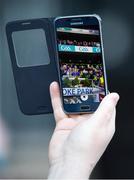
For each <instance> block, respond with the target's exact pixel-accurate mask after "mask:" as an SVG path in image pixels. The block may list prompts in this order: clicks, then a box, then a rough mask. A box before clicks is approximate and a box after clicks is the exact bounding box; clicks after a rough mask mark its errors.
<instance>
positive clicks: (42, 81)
mask: <svg viewBox="0 0 134 180" xmlns="http://www.w3.org/2000/svg"><path fill="white" fill-rule="evenodd" d="M27 21H28V20H22V21H14V22H9V23H8V24H7V25H6V35H7V40H8V46H9V52H10V58H11V62H12V69H13V74H14V80H15V86H16V91H17V96H18V103H19V106H20V109H21V111H22V112H23V113H24V114H26V115H37V114H46V113H52V111H53V110H52V105H51V100H50V93H49V85H50V83H51V82H52V81H58V73H57V67H56V58H55V57H56V55H55V53H56V52H55V40H54V26H53V18H51V19H49V18H42V19H32V20H29V21H30V22H32V23H31V25H28V26H25V27H24V28H23V29H20V25H19V23H22V22H23V23H25V22H27ZM36 28H43V29H44V31H45V33H46V41H47V46H48V51H49V57H50V63H49V64H48V65H40V66H32V67H19V66H18V65H17V61H16V54H15V49H14V44H13V39H12V33H13V32H14V31H21V30H23V31H24V30H29V29H36ZM31 45H32V44H31Z"/></svg>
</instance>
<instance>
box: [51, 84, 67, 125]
mask: <svg viewBox="0 0 134 180" xmlns="http://www.w3.org/2000/svg"><path fill="white" fill-rule="evenodd" d="M50 96H51V102H52V107H53V111H54V116H55V120H56V122H58V121H60V120H62V119H63V118H67V115H66V114H65V113H64V111H63V109H62V103H61V98H60V90H59V85H58V83H57V82H52V83H51V85H50Z"/></svg>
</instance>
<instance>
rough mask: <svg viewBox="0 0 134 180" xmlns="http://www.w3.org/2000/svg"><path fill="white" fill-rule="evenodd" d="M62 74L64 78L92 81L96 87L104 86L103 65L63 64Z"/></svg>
mask: <svg viewBox="0 0 134 180" xmlns="http://www.w3.org/2000/svg"><path fill="white" fill-rule="evenodd" d="M61 72H62V76H63V78H64V77H65V78H66V77H68V78H70V79H71V78H72V77H73V78H75V77H78V78H79V79H80V78H82V79H85V78H86V79H89V80H92V82H93V84H94V85H96V86H100V87H103V86H104V77H103V68H102V65H101V64H93V65H90V64H73V63H68V64H66V63H62V64H61Z"/></svg>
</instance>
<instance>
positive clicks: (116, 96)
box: [113, 93, 120, 105]
mask: <svg viewBox="0 0 134 180" xmlns="http://www.w3.org/2000/svg"><path fill="white" fill-rule="evenodd" d="M113 99H114V102H115V105H116V104H117V102H118V101H119V99H120V96H119V94H117V93H113Z"/></svg>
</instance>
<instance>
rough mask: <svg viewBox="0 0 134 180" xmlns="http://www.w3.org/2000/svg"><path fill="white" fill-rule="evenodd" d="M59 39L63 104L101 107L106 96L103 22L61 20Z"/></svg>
mask: <svg viewBox="0 0 134 180" xmlns="http://www.w3.org/2000/svg"><path fill="white" fill-rule="evenodd" d="M56 38H57V48H58V61H59V69H60V80H61V86H62V95H63V105H64V106H65V107H68V108H69V107H71V109H72V108H73V107H74V106H75V108H74V110H76V111H80V108H79V107H80V105H88V104H90V105H91V104H92V108H93V107H94V108H95V107H97V106H98V104H99V103H100V102H101V100H102V99H103V97H104V96H105V95H106V89H105V75H104V65H103V54H102V45H101V33H100V26H99V21H98V20H97V18H95V20H94V19H93V18H92V19H91V18H90V17H85V18H80V20H79V19H77V18H75V20H74V19H68V18H67V19H66V18H65V19H58V20H57V22H56ZM69 105H71V106H69ZM94 108H93V109H94Z"/></svg>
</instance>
